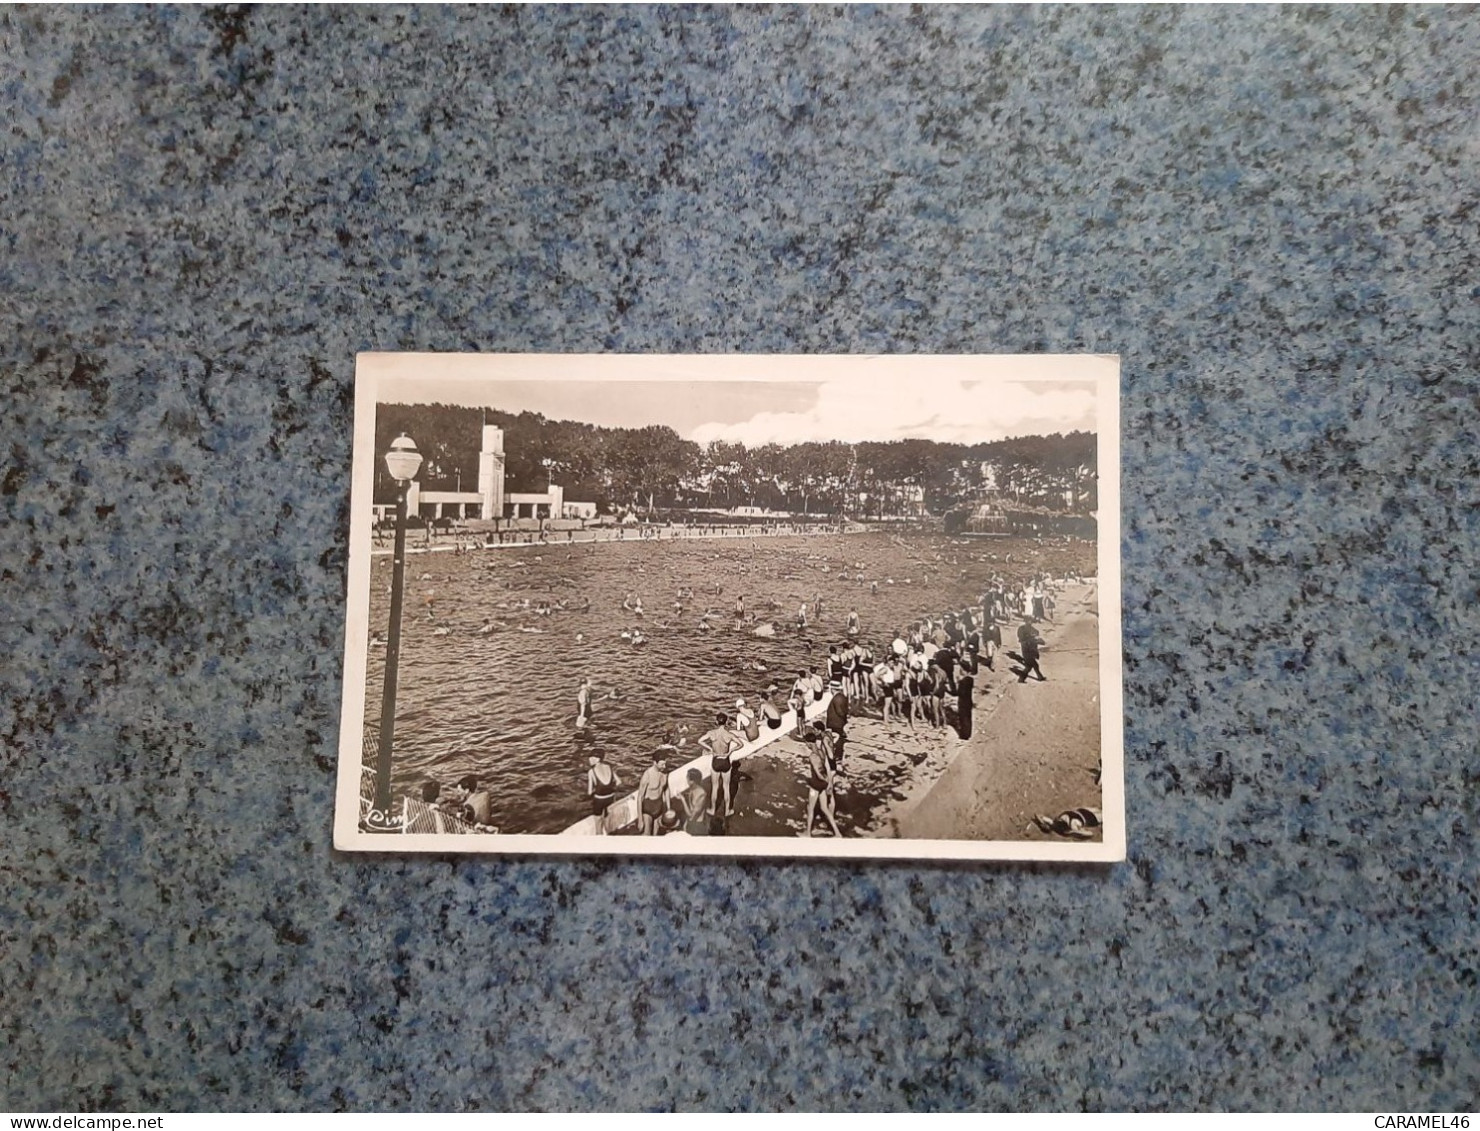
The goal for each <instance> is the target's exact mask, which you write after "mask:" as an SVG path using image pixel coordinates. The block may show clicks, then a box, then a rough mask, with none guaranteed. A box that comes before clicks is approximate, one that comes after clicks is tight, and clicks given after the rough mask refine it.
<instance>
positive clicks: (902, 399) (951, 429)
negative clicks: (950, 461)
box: [690, 374, 1096, 447]
mask: <svg viewBox="0 0 1480 1131" xmlns="http://www.w3.org/2000/svg"><path fill="white" fill-rule="evenodd" d="M1095 410H1096V403H1095V386H1094V384H1093V383H1092V382H1088V381H1052V382H1034V381H980V380H971V379H956V380H931V379H922V380H909V379H901V378H899V377H898V376H894V375H891V376H888V377H884V378H880V377H876V376H874V375H872V374H862V375H858V376H854V377H849V378H835V379H831V380H826V381H823V382H822V383H821V384H820V385H819V386H818V395H817V402H816V404H815V405H814V406H813V407H812V408H810V409H808V410H806V411H802V412H761V413H757V414H756V415H754V416H752V417H751V418H750V419H749V420H743V421H739V422H736V423H723V422H719V421H714V422H710V423H707V424H701V425H700V426H698V427H697V428H695V429H694V430H693V431H692V432H691V433H690V438H691V439H693V440H697V441H698V442H699V443H701V444H707V443H709V442H710V441H711V440H728V441H730V442H735V441H739V442H740V443H743V444H745V445H746V446H747V447H755V446H758V445H760V444H771V443H775V444H795V443H801V442H804V441H807V440H842V441H844V442H846V443H856V442H858V441H862V440H886V441H887V440H902V439H926V440H939V441H942V442H947V443H952V442H953V443H964V444H974V443H980V442H984V441H990V440H1001V439H1005V438H1007V437H1009V436H1034V435H1044V434H1047V433H1050V432H1071V431H1074V430H1076V429H1078V430H1081V431H1094V430H1095Z"/></svg>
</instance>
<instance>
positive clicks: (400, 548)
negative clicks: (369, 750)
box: [365, 432, 421, 833]
mask: <svg viewBox="0 0 1480 1131" xmlns="http://www.w3.org/2000/svg"><path fill="white" fill-rule="evenodd" d="M385 467H386V470H387V471H389V472H390V473H391V478H392V479H394V480H395V481H396V553H395V557H394V558H393V559H392V561H393V566H392V572H391V623H390V626H389V628H388V629H387V631H386V640H385V691H384V692H383V694H382V695H381V700H380V747H379V749H378V750H377V751H376V757H375V805H374V806H373V807H372V808H371V810H370V815H369V816H368V817H367V818H366V819H365V827H366V830H367V831H369V832H373V833H394V832H400V831H401V822H402V820H403V819H404V814H403V815H401V816H397V815H395V814H393V813H392V812H391V804H392V802H391V748H392V745H393V743H394V742H395V737H396V678H397V675H398V669H399V667H400V660H401V605H402V598H403V596H404V594H405V589H406V494H407V492H408V491H409V490H410V488H411V481H412V480H413V479H415V478H416V473H417V471H418V470H419V469H420V467H421V453H420V452H418V451H417V450H416V445H415V444H414V443H412V442H411V439H410V437H408V436H407V435H406V434H405V433H404V432H403V433H401V435H400V436H398V437H396V439H394V440H392V441H391V450H390V451H388V452H387V453H386V454H385Z"/></svg>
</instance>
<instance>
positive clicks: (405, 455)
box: [385, 432, 421, 483]
mask: <svg viewBox="0 0 1480 1131" xmlns="http://www.w3.org/2000/svg"><path fill="white" fill-rule="evenodd" d="M385 469H386V470H387V471H389V472H390V473H391V478H392V479H394V480H395V481H396V482H397V483H409V482H410V481H411V480H413V479H415V478H416V473H417V472H418V471H420V470H421V453H420V452H419V451H417V450H416V444H415V442H414V441H413V440H412V439H411V437H410V436H408V435H406V433H404V432H402V433H401V434H400V435H399V436H397V437H396V438H395V439H394V440H392V441H391V450H390V451H388V452H386V453H385Z"/></svg>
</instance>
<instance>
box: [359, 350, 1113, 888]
mask: <svg viewBox="0 0 1480 1131" xmlns="http://www.w3.org/2000/svg"><path fill="white" fill-rule="evenodd" d="M1119 378H1120V363H1119V359H1118V358H1115V357H1105V356H1050V355H1033V356H1011V357H1009V356H1004V357H993V356H931V357H921V356H898V355H891V356H877V357H876V356H813V357H800V356H739V355H717V356H639V355H547V354H541V355H472V354H389V353H381V354H362V355H361V356H360V357H359V359H358V364H357V369H356V388H355V393H356V401H355V437H354V468H353V482H352V485H351V505H352V512H351V515H352V517H351V523H350V554H349V563H350V564H349V596H348V615H347V624H346V632H345V663H344V678H345V684H344V706H343V719H342V730H341V736H340V762H339V780H338V789H337V806H336V812H335V823H334V841H335V845H336V846H337V847H339V848H341V849H347V850H353V851H367V852H408V851H410V852H449V851H454V852H487V853H543V854H548V853H568V854H569V853H582V854H593V853H602V854H663V855H698V856H720V855H745V856H757V855H760V856H778V857H800V856H821V857H863V858H887V857H895V858H916V859H983V860H992V859H999V860H1078V861H1115V860H1121V859H1124V856H1125V835H1126V834H1125V799H1124V774H1123V751H1122V740H1121V667H1120V654H1121V641H1120V522H1119V513H1120V512H1119V508H1120V492H1119V461H1120V451H1119V441H1120V435H1119Z"/></svg>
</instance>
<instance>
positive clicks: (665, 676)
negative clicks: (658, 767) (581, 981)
mask: <svg viewBox="0 0 1480 1131" xmlns="http://www.w3.org/2000/svg"><path fill="white" fill-rule="evenodd" d="M1093 556H1094V550H1093V547H1092V546H1090V545H1089V544H1087V543H1075V544H1073V545H1068V544H1063V543H1052V544H1047V543H1045V544H1039V543H1037V542H1034V541H1032V540H1029V539H993V540H990V541H987V540H969V541H968V540H951V539H947V538H944V537H934V536H923V535H922V536H913V537H911V536H899V535H894V534H888V533H882V532H879V533H866V534H851V535H841V534H828V535H815V536H800V535H783V536H769V537H768V536H759V537H731V538H717V539H712V540H707V539H694V540H679V541H624V542H604V543H599V544H581V543H577V544H575V545H574V546H565V545H557V544H552V545H548V546H540V545H531V546H521V547H514V548H504V549H496V550H484V551H474V552H472V553H468V554H461V555H454V554H451V553H436V554H412V555H409V556H408V558H407V564H406V597H405V612H404V617H403V629H402V640H401V671H400V681H399V683H400V687H399V693H398V697H397V712H396V735H395V755H394V767H395V768H394V781H395V786H396V791H397V792H398V793H415V792H417V791H419V789H420V786H421V783H422V782H424V781H427V780H429V779H430V780H436V781H439V782H441V783H442V784H443V785H444V787H445V786H447V785H450V784H452V783H454V782H456V781H457V780H458V779H460V778H461V777H463V776H464V775H467V774H475V775H477V776H478V777H479V779H480V781H481V782H483V783H484V784H486V785H487V786H488V787H489V788H490V789H491V791H492V794H493V814H492V822H493V824H495V825H497V826H499V827H500V829H501V830H502V831H503V832H506V833H513V832H525V833H555V832H560V831H561V830H563V829H564V828H566V827H567V826H569V825H570V824H572V823H573V822H575V821H577V820H579V819H580V818H581V817H583V816H585V815H586V814H587V813H588V812H589V808H588V802H587V799H586V766H587V758H588V756H589V755H590V754H592V753H594V752H595V751H596V750H598V749H600V750H601V751H603V752H604V753H605V754H606V756H607V758H608V760H609V761H610V762H611V764H612V765H613V767H614V768H615V769H616V771H617V773H618V775H619V776H620V778H621V782H622V786H623V792H626V791H627V790H630V788H631V787H633V786H634V785H635V784H636V782H637V779H638V777H639V776H640V774H641V773H642V770H643V768H644V767H645V766H646V765H647V764H648V761H649V758H650V755H651V752H652V750H653V748H654V747H655V746H656V745H657V744H659V743H661V742H662V741H664V738H665V736H666V733H667V732H668V731H669V729H670V728H671V727H673V726H674V725H675V724H678V723H683V724H685V725H687V727H688V728H689V731H690V734H691V738H690V742H689V744H688V745H685V747H684V758H685V759H687V758H688V757H692V756H694V753H697V752H696V751H694V752H690V750H691V745H692V741H693V740H694V739H697V738H698V737H699V735H701V734H702V733H703V732H704V731H705V730H707V729H709V728H710V727H711V726H712V725H713V722H714V715H715V713H716V712H717V711H722V710H723V711H730V712H733V710H734V704H735V699H736V698H737V697H738V696H744V697H745V698H746V700H747V701H751V702H753V701H754V697H755V696H756V695H758V694H759V693H760V692H762V691H763V690H764V689H765V688H766V687H767V685H768V684H770V683H772V682H773V681H774V683H775V684H777V685H778V686H780V687H781V688H782V689H783V690H782V692H781V694H780V695H779V696H778V700H779V703H780V704H781V705H783V706H784V698H785V689H788V688H789V687H790V686H791V683H792V681H793V680H794V679H795V678H796V671H797V669H798V668H799V667H803V666H805V667H813V666H815V667H817V668H818V670H819V671H821V672H822V673H823V674H824V676H825V675H826V671H827V654H828V645H829V644H833V643H838V642H841V641H843V640H844V639H845V636H846V626H847V619H848V613H849V610H850V608H856V609H857V611H858V614H859V618H860V621H861V624H862V638H863V640H864V641H865V642H866V643H868V644H869V645H870V646H871V647H872V648H873V649H874V651H875V652H876V654H877V653H881V652H882V650H883V646H884V645H885V644H886V643H887V641H888V640H889V639H890V638H891V637H892V635H893V633H894V632H895V630H896V629H899V628H901V627H903V626H906V625H908V624H909V623H910V622H911V621H913V620H915V619H917V618H918V617H920V616H923V615H925V614H927V613H929V614H938V613H939V612H940V611H942V610H944V609H946V608H949V607H960V606H963V605H966V604H968V603H973V602H974V601H975V600H976V598H977V597H978V596H979V595H980V594H981V592H982V589H983V588H984V587H985V585H986V584H987V582H988V581H989V580H990V579H991V578H992V577H994V576H1001V577H1003V578H1005V579H1007V580H1009V581H1014V580H1020V579H1022V578H1025V577H1027V576H1030V575H1032V574H1033V573H1036V572H1057V573H1060V574H1062V573H1065V572H1070V571H1081V570H1082V571H1084V572H1090V571H1092V569H1093ZM372 562H373V564H372V570H371V596H370V628H371V631H372V633H380V634H382V635H383V634H384V632H385V628H386V624H387V619H388V617H389V607H390V596H389V592H388V590H389V585H390V577H391V559H390V557H389V556H388V555H387V556H380V557H375V558H373V559H372ZM873 582H877V583H878V591H877V593H874V592H873V591H872V583H873ZM681 589H682V590H685V591H690V590H691V591H692V596H685V598H684V599H683V602H682V603H683V608H682V610H681V611H680V610H679V609H677V608H676V607H675V604H674V603H675V601H676V600H677V599H678V594H679V591H680V590H681ZM629 595H630V597H631V598H633V599H634V600H635V599H636V598H640V599H641V601H642V605H643V607H644V613H645V615H643V616H642V617H638V616H636V615H634V614H633V613H632V612H629V611H627V610H624V609H623V607H622V605H623V602H624V600H627V599H628V598H629ZM737 596H741V597H743V598H744V601H745V607H746V610H747V611H748V612H750V613H753V614H754V615H756V616H757V617H759V618H761V619H762V620H774V622H775V624H776V629H777V631H776V633H775V635H774V636H771V637H758V636H756V635H755V634H754V631H753V627H752V626H750V625H743V626H741V627H739V628H737V627H736V624H735V620H734V615H733V610H734V604H735V599H736V597H737ZM818 597H820V598H821V600H822V603H823V609H822V615H821V616H820V617H816V616H814V615H813V608H814V602H815V601H816V599H817V598H818ZM586 599H589V602H590V608H589V610H587V611H558V610H557V611H552V612H550V613H549V614H548V615H541V614H540V612H539V605H540V603H541V602H548V603H550V605H551V606H552V607H553V606H556V605H557V603H559V602H564V603H566V604H567V605H569V606H571V607H573V608H579V607H580V606H581V605H582V604H583V602H584V601H585V600H586ZM803 601H806V602H807V605H808V617H809V620H810V622H811V623H810V625H809V627H808V629H807V631H806V632H805V633H800V634H799V633H798V632H797V631H796V629H795V618H796V612H797V608H798V606H799V605H800V604H801V603H802V602H803ZM706 606H712V607H713V609H714V615H713V616H712V617H711V622H710V623H711V625H712V627H711V628H710V629H709V630H708V631H706V630H704V629H703V628H702V627H701V624H700V618H701V615H702V614H703V612H704V610H705V608H706ZM429 613H430V616H429V615H428V614H429ZM638 627H640V628H641V629H642V631H643V632H644V633H645V634H646V636H647V639H648V643H646V644H643V645H634V644H633V643H631V642H630V640H628V639H624V638H623V634H624V633H627V634H628V635H629V636H630V634H631V632H632V630H633V629H634V628H638ZM384 661H385V649H384V648H383V647H372V648H371V649H370V653H369V663H368V668H367V676H366V708H365V722H366V726H367V728H368V729H370V730H373V729H374V728H375V727H376V725H377V723H378V720H379V716H380V703H381V692H382V686H383V681H384ZM762 667H763V668H764V670H761V668H762ZM587 675H589V676H590V677H591V679H592V681H593V683H594V686H595V694H594V696H593V712H592V719H591V723H590V725H589V726H588V727H586V728H584V729H577V727H576V726H575V720H576V691H577V688H578V686H579V684H580V681H581V678H582V676H587ZM613 690H615V691H616V692H617V694H618V698H615V699H612V698H607V696H608V693H609V692H611V691H613ZM759 769H760V767H757V770H759ZM867 800H868V799H866V798H860V799H859V804H864V803H866V802H867ZM755 831H762V830H759V829H758V830H755ZM775 831H776V832H777V833H779V834H783V835H784V834H788V833H789V832H790V831H791V830H790V829H789V828H788V822H786V821H780V820H779V821H778V827H777V829H776V830H775Z"/></svg>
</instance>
